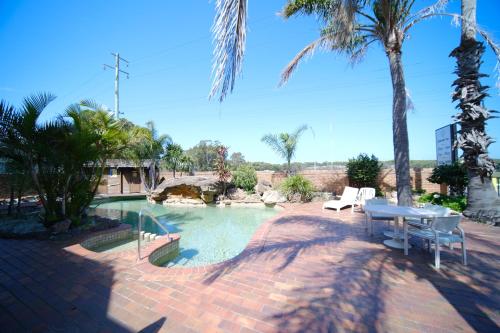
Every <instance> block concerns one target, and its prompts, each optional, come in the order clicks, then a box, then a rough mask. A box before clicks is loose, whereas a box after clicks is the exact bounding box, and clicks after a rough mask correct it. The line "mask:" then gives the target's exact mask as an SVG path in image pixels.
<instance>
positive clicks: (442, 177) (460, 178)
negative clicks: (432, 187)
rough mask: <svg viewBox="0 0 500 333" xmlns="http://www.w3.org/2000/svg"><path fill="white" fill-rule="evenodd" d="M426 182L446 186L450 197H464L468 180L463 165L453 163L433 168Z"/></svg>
mask: <svg viewBox="0 0 500 333" xmlns="http://www.w3.org/2000/svg"><path fill="white" fill-rule="evenodd" d="M427 180H428V181H430V182H431V183H435V184H447V185H448V186H449V187H450V195H451V196H454V197H457V196H463V195H464V193H465V188H466V187H467V183H468V181H469V178H468V177H467V168H466V167H465V165H464V164H463V163H454V164H451V165H440V166H438V167H435V168H434V169H433V170H432V174H431V176H430V177H429V178H427Z"/></svg>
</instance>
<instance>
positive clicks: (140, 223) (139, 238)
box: [137, 208, 171, 260]
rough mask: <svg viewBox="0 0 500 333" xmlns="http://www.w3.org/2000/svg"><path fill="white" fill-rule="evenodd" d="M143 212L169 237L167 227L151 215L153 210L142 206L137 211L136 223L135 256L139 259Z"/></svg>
mask: <svg viewBox="0 0 500 333" xmlns="http://www.w3.org/2000/svg"><path fill="white" fill-rule="evenodd" d="M144 213H147V215H148V216H149V217H150V218H151V220H152V221H153V222H154V223H156V225H158V226H159V227H160V228H161V229H162V230H163V231H165V232H166V236H167V237H168V238H169V239H171V238H170V232H169V231H168V229H167V228H165V227H164V226H163V225H162V224H161V223H160V221H158V219H157V218H156V217H155V216H154V215H153V212H152V211H151V210H150V209H148V208H142V209H141V210H140V211H139V223H138V224H137V229H138V232H139V237H138V238H137V256H138V257H139V260H140V259H141V231H142V218H143V216H144Z"/></svg>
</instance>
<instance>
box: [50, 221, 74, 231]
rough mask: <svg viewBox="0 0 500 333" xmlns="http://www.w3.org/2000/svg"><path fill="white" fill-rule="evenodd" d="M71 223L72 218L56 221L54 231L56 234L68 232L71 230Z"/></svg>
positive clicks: (53, 226)
mask: <svg viewBox="0 0 500 333" xmlns="http://www.w3.org/2000/svg"><path fill="white" fill-rule="evenodd" d="M70 225H71V220H70V219H65V220H62V221H59V222H56V223H54V225H52V232H53V233H55V234H61V233H64V232H67V231H68V230H69V226H70Z"/></svg>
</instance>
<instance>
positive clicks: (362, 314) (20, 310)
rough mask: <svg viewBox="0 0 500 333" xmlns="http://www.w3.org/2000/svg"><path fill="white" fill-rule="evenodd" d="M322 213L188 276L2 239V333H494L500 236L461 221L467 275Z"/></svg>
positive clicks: (453, 258) (278, 225)
mask: <svg viewBox="0 0 500 333" xmlns="http://www.w3.org/2000/svg"><path fill="white" fill-rule="evenodd" d="M320 207H321V205H320V204H317V203H311V204H306V205H298V206H290V207H288V208H287V209H286V210H285V211H284V212H282V213H281V214H279V215H278V216H277V217H276V218H274V219H273V220H271V221H268V222H266V223H264V224H263V225H262V226H261V228H260V229H259V230H258V231H257V233H256V234H255V235H254V237H253V239H252V241H251V242H250V244H249V245H248V247H247V249H246V250H245V251H244V252H243V253H242V254H241V255H239V256H238V257H236V258H234V259H233V260H231V261H228V262H226V263H223V264H221V265H215V266H210V267H207V268H203V269H195V270H190V269H168V268H158V267H154V266H152V265H150V264H149V263H144V262H140V263H137V262H136V257H135V256H136V254H135V253H134V252H133V251H129V252H123V253H120V254H104V253H101V254H98V253H92V252H90V251H87V250H85V249H83V248H82V247H80V246H79V245H78V244H61V243H57V242H47V241H17V240H0V331H1V332H23V331H28V332H31V331H33V332H136V331H142V332H157V331H160V332H231V333H233V332H242V333H243V332H249V333H250V332H473V331H477V332H495V331H496V332H498V331H499V324H500V297H499V296H498V290H500V285H499V281H500V279H499V275H500V272H499V268H500V264H499V262H500V260H499V255H498V249H499V245H500V238H499V236H500V229H499V228H494V227H489V226H486V225H479V224H474V223H470V222H465V223H464V224H463V226H464V228H465V230H466V233H467V240H468V250H469V251H468V254H469V260H470V261H469V266H467V267H464V266H462V265H461V263H460V262H461V261H460V253H459V250H458V249H457V250H455V251H453V252H451V251H450V250H445V251H444V253H443V256H442V269H441V270H440V271H436V270H434V269H433V268H432V262H433V257H432V255H430V254H428V253H425V252H424V251H423V250H422V249H420V248H416V249H412V250H410V256H409V257H405V256H403V254H402V251H400V250H393V249H389V248H387V247H385V246H383V245H382V244H381V242H382V240H383V239H384V237H383V236H382V235H381V230H382V228H383V226H384V224H383V223H382V222H381V223H379V224H378V225H377V227H378V228H376V233H375V236H374V237H370V236H368V235H367V234H366V233H365V231H364V227H363V223H362V221H363V216H362V215H361V214H359V213H354V214H351V213H350V210H345V211H342V212H341V213H339V214H337V213H336V212H334V211H321V208H320ZM181 245H182V239H181Z"/></svg>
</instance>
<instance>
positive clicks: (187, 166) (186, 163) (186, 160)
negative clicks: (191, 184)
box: [179, 154, 194, 176]
mask: <svg viewBox="0 0 500 333" xmlns="http://www.w3.org/2000/svg"><path fill="white" fill-rule="evenodd" d="M193 168H194V162H193V160H192V158H191V157H189V156H188V155H186V154H183V155H182V156H181V160H180V169H179V170H181V176H182V172H186V173H187V174H192V173H193Z"/></svg>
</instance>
